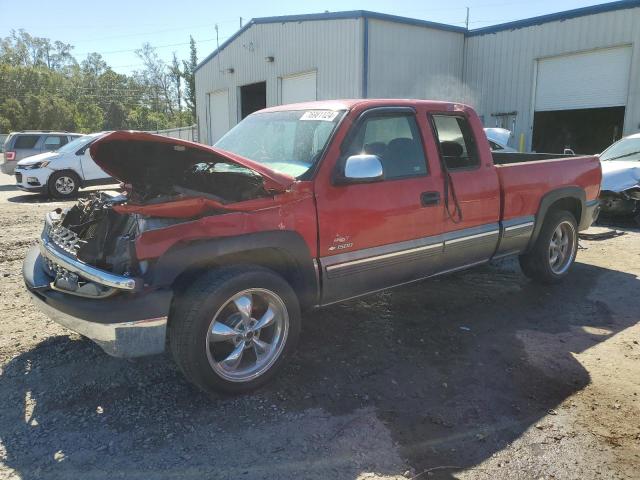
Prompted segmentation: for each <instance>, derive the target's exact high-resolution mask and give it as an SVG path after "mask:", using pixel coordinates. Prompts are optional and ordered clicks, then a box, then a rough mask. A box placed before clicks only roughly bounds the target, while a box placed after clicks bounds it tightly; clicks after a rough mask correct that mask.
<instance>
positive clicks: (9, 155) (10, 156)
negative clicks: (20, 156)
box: [4, 152, 16, 161]
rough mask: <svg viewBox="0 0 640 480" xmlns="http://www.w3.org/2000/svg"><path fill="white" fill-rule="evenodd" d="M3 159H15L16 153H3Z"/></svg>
mask: <svg viewBox="0 0 640 480" xmlns="http://www.w3.org/2000/svg"><path fill="white" fill-rule="evenodd" d="M4 159H5V160H8V161H11V160H15V159H16V152H4Z"/></svg>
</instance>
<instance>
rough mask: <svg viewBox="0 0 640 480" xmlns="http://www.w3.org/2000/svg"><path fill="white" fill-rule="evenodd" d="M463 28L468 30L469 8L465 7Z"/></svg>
mask: <svg viewBox="0 0 640 480" xmlns="http://www.w3.org/2000/svg"><path fill="white" fill-rule="evenodd" d="M464 26H465V28H466V29H467V30H469V7H467V19H466V20H465V21H464Z"/></svg>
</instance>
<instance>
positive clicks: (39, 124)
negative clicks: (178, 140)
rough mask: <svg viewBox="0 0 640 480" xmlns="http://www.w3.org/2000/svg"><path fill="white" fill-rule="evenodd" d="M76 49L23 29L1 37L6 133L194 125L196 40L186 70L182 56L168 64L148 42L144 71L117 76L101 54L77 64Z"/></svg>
mask: <svg viewBox="0 0 640 480" xmlns="http://www.w3.org/2000/svg"><path fill="white" fill-rule="evenodd" d="M72 52H73V46H72V45H70V44H67V43H64V42H60V41H53V42H52V41H51V40H49V39H48V38H40V37H35V36H31V35H30V34H29V33H27V32H26V31H24V30H12V31H11V32H10V34H9V35H8V36H6V37H4V38H0V131H5V132H6V131H11V130H18V129H27V128H32V129H36V128H41V129H61V130H75V131H81V132H91V131H99V130H104V129H120V128H133V129H140V130H157V129H163V128H169V127H172V126H177V125H184V124H188V123H190V122H192V121H193V118H194V117H193V106H194V103H193V102H194V101H195V99H194V98H193V93H194V88H193V87H194V86H193V82H192V81H191V80H192V78H193V75H192V73H189V72H193V69H194V68H195V65H196V63H195V62H196V56H195V53H196V52H195V42H194V41H193V38H192V39H191V59H190V61H189V62H182V65H183V68H180V66H181V62H180V61H179V60H178V58H177V56H176V55H175V54H174V55H173V58H172V61H171V63H170V64H169V65H167V64H166V63H165V62H164V61H163V60H162V59H161V58H160V57H159V56H158V54H157V53H156V51H155V49H154V48H153V46H151V45H150V44H148V43H146V44H143V46H142V48H141V49H140V50H138V52H137V53H138V55H139V57H140V58H141V59H142V61H143V64H144V68H143V69H141V70H140V71H136V72H134V73H133V74H132V75H123V74H120V73H117V72H114V71H113V70H112V69H111V67H110V66H109V65H108V64H107V62H106V61H105V60H104V59H103V58H102V56H101V55H100V54H99V53H90V54H89V55H87V57H86V58H85V59H83V60H82V61H81V62H80V63H78V61H77V60H76V59H75V57H74V56H73V53H72ZM187 69H189V72H188V71H187ZM183 80H184V82H183Z"/></svg>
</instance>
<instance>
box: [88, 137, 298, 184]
mask: <svg viewBox="0 0 640 480" xmlns="http://www.w3.org/2000/svg"><path fill="white" fill-rule="evenodd" d="M90 153H91V157H92V158H93V159H94V160H95V162H96V164H98V166H99V167H100V168H102V169H103V170H104V171H105V172H107V173H108V174H109V175H111V176H112V177H114V178H116V179H117V180H120V181H121V182H123V183H125V184H130V185H133V186H136V185H139V184H141V183H142V182H149V179H150V178H153V177H154V176H157V178H158V179H159V181H162V180H164V181H166V179H167V178H172V177H171V176H172V175H174V176H175V175H176V174H178V173H179V171H180V169H182V168H186V167H188V166H189V165H193V164H195V163H198V162H201V161H219V162H223V163H230V164H235V165H237V166H241V167H245V168H248V169H250V170H252V171H253V172H255V173H257V174H258V175H260V176H261V177H262V179H263V182H264V188H265V189H266V190H270V191H277V192H283V191H286V190H287V189H288V188H289V187H290V186H291V185H292V184H293V183H294V182H295V179H294V178H293V177H291V176H289V175H286V174H284V173H279V172H276V171H274V170H272V169H270V168H268V167H265V166H264V165H262V164H260V163H257V162H254V161H252V160H249V159H247V158H243V157H240V156H238V155H235V154H233V153H230V152H227V151H225V150H221V149H219V148H215V147H210V146H208V145H202V144H200V143H194V142H189V141H187V140H180V139H176V138H170V137H165V136H162V135H154V134H152V133H146V132H136V131H131V130H129V131H124V130H120V131H116V132H112V133H109V134H107V135H105V136H104V137H101V138H99V139H98V140H96V141H95V142H93V144H92V145H91V148H90Z"/></svg>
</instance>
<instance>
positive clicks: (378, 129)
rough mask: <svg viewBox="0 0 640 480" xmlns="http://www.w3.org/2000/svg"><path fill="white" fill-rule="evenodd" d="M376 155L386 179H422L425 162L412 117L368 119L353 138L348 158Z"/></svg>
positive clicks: (374, 117) (393, 116) (384, 116)
mask: <svg viewBox="0 0 640 480" xmlns="http://www.w3.org/2000/svg"><path fill="white" fill-rule="evenodd" d="M358 154H370V155H377V156H378V157H379V158H380V161H381V163H382V168H383V170H384V178H385V179H394V178H403V177H411V176H416V175H425V174H426V173H427V162H426V160H425V156H424V149H423V147H422V141H421V140H420V132H419V131H418V125H417V124H416V120H415V117H414V116H413V115H409V114H400V115H388V114H387V115H384V114H382V115H379V116H371V117H368V118H367V119H366V120H365V121H364V123H362V125H360V127H359V129H358V132H357V133H356V135H355V136H354V137H353V140H352V142H351V144H350V145H349V147H348V149H347V155H348V156H349V155H358Z"/></svg>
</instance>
